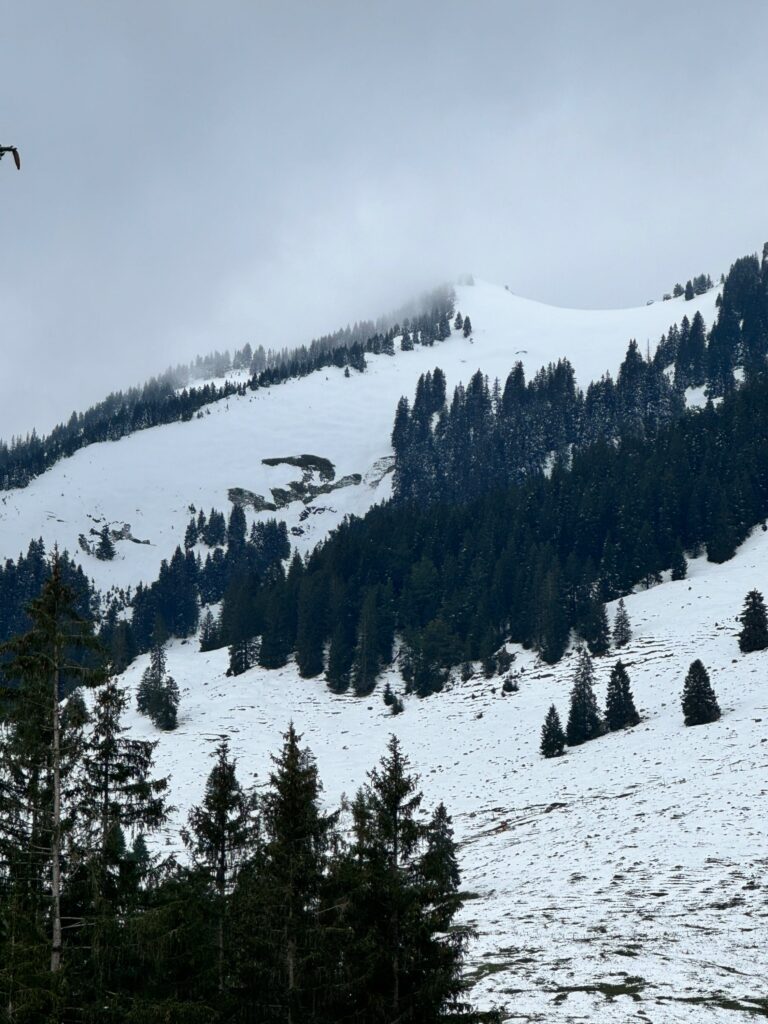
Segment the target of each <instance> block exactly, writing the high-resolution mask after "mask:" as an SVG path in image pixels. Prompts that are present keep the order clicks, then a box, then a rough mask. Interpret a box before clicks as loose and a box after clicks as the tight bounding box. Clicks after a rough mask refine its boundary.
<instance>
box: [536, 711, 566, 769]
mask: <svg viewBox="0 0 768 1024" xmlns="http://www.w3.org/2000/svg"><path fill="white" fill-rule="evenodd" d="M564 747H565V733H564V732H563V727H562V725H561V724H560V716H559V715H558V713H557V708H556V707H555V705H554V704H552V705H551V706H550V708H549V711H548V712H547V717H546V718H545V719H544V725H542V727H541V744H540V746H539V750H540V751H541V753H542V754H543V755H544V757H560V755H561V754H562V753H563V748H564Z"/></svg>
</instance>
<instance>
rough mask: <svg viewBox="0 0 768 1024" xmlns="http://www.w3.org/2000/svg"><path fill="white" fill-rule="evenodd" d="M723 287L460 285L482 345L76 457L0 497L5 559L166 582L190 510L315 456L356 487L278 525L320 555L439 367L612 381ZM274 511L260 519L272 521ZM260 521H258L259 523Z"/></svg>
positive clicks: (334, 372)
mask: <svg viewBox="0 0 768 1024" xmlns="http://www.w3.org/2000/svg"><path fill="white" fill-rule="evenodd" d="M715 298H716V291H714V290H713V291H710V292H709V293H708V294H706V295H702V296H699V297H698V298H696V299H694V300H693V301H691V302H685V301H684V300H683V299H676V300H671V301H669V302H659V303H655V304H653V305H650V306H642V307H639V308H637V309H628V310H572V309H559V308H556V307H552V306H546V305H543V304H541V303H538V302H532V301H529V300H526V299H521V298H519V297H518V296H515V295H513V294H512V293H510V292H509V291H507V290H506V289H505V288H501V287H498V286H495V285H490V284H487V283H484V282H478V283H477V284H475V285H474V286H462V287H460V288H458V289H457V308H458V309H460V310H461V311H462V312H463V313H469V314H470V316H471V318H472V322H473V325H474V327H475V330H474V334H473V337H472V339H471V340H467V339H465V338H464V337H463V336H462V335H461V333H460V332H454V333H453V334H452V336H451V338H450V339H448V340H447V341H445V342H442V343H440V344H437V345H435V346H434V347H433V348H424V347H421V346H417V347H416V349H415V350H414V351H412V352H400V351H398V352H397V354H396V355H395V356H394V357H391V356H385V355H381V356H368V357H367V359H368V369H367V370H366V372H365V373H363V374H358V373H356V372H355V371H352V374H351V376H350V377H349V378H345V376H344V373H343V371H342V370H340V369H336V368H328V369H324V370H321V371H318V372H316V373H314V374H312V375H311V376H309V377H305V378H302V379H300V380H291V381H288V382H286V383H284V384H281V385H279V386H276V387H271V388H264V389H262V390H259V391H256V392H249V393H248V394H247V395H246V396H245V397H239V396H236V397H232V398H229V399H227V400H222V401H220V402H218V403H216V404H214V405H212V406H209V407H207V410H206V413H205V414H204V415H203V416H202V417H201V418H195V419H192V420H191V421H189V422H187V423H174V424H169V425H167V426H162V427H154V428H152V429H150V430H145V431H141V432H139V433H137V434H134V435H132V436H129V437H125V438H122V439H121V440H120V441H117V442H106V443H102V444H94V445H91V446H89V447H87V448H84V449H82V450H81V451H79V452H77V453H76V454H75V455H74V456H73V457H72V458H70V459H66V460H64V461H62V462H60V463H58V464H57V465H56V466H54V467H53V468H52V469H50V470H49V471H48V472H47V473H45V474H44V475H43V476H41V477H39V478H38V479H36V480H34V481H33V482H32V483H31V484H30V485H29V486H28V487H27V488H24V489H21V490H15V491H8V492H2V493H0V557H2V558H6V557H13V558H15V557H16V556H17V555H18V554H19V552H20V551H22V550H26V547H27V545H28V543H29V541H30V539H31V538H33V537H34V538H37V537H42V538H43V539H44V540H45V542H46V546H47V547H49V548H50V547H51V546H52V544H53V542H54V541H57V542H58V543H59V545H60V546H61V547H62V548H67V549H68V550H69V551H70V552H72V553H77V556H78V557H79V558H81V559H82V561H83V567H84V569H85V570H86V572H87V573H88V574H89V575H91V576H92V577H93V578H94V580H95V582H96V584H97V586H98V587H99V588H100V589H103V590H106V589H107V588H108V587H109V586H127V585H129V584H133V585H135V584H136V583H138V582H139V581H140V580H144V581H145V582H149V581H151V580H153V579H155V578H156V576H157V571H158V568H159V566H160V562H161V560H162V559H163V558H168V557H170V556H171V555H172V554H173V551H174V548H175V547H176V545H177V544H179V543H182V542H183V539H184V529H185V527H186V524H187V522H188V520H189V515H190V513H189V506H190V505H194V506H195V507H196V508H197V509H200V508H204V509H205V510H206V511H208V510H209V509H210V508H211V506H215V507H216V508H218V509H221V510H223V511H225V513H228V511H229V508H230V504H229V500H228V490H229V489H230V488H236V487H239V488H245V489H246V490H248V491H251V492H253V493H255V494H258V495H262V496H264V497H265V498H266V499H267V500H270V497H271V495H270V489H271V488H285V487H286V485H287V484H288V483H289V482H291V481H297V480H300V479H301V471H300V470H298V469H296V468H295V467H291V466H286V465H280V466H274V467H269V466H265V465H263V463H262V459H265V458H274V457H283V456H298V455H301V454H304V453H309V454H312V455H317V456H321V457H322V458H326V459H330V460H331V462H332V463H333V464H334V467H335V474H336V480H337V481H338V480H339V479H340V478H342V477H344V476H346V475H351V474H359V475H360V476H361V478H362V481H361V483H360V484H351V485H350V486H347V487H343V488H341V489H339V490H336V491H334V492H333V493H331V494H328V495H322V496H320V497H319V498H317V499H316V500H315V501H313V502H312V503H311V504H312V508H311V514H310V515H308V516H307V515H306V514H305V515H304V518H301V516H302V513H305V506H304V504H302V502H300V501H294V502H292V503H291V504H290V505H289V506H288V507H286V508H284V509H281V510H280V511H279V512H278V513H277V515H278V516H279V517H280V518H284V519H285V520H286V522H287V523H288V526H289V527H291V528H294V529H295V531H297V532H296V534H295V535H294V543H295V544H296V545H297V546H298V547H300V548H301V549H302V550H305V549H307V548H310V547H312V546H314V544H315V543H317V541H318V540H319V539H321V538H322V537H323V536H325V535H326V533H327V532H328V530H330V529H331V528H333V527H334V526H336V525H337V524H338V523H339V522H340V521H341V519H342V518H343V517H344V516H345V515H347V514H348V513H355V514H358V515H361V514H363V513H364V512H365V511H366V510H367V509H368V508H369V507H370V506H371V505H372V504H373V503H375V502H376V501H379V500H382V499H383V498H384V497H386V496H387V495H388V494H389V488H390V477H388V476H387V475H382V474H384V470H385V468H386V466H385V465H382V464H380V460H382V459H384V458H386V457H387V456H389V455H391V446H390V433H391V430H392V423H393V419H394V413H395V407H396V405H397V401H398V399H399V398H400V396H401V395H407V396H408V397H409V398H412V397H413V393H414V391H415V388H416V382H417V380H418V378H419V376H420V375H421V374H422V373H424V372H426V371H428V370H433V369H434V367H435V366H440V367H442V369H443V370H444V371H445V374H446V377H447V382H448V387H449V389H452V388H453V387H454V386H455V385H456V384H458V383H459V382H460V381H466V380H468V379H469V377H470V376H471V375H472V374H473V373H474V372H475V371H476V370H477V369H481V370H482V371H483V373H486V374H488V375H489V377H490V378H491V379H493V378H494V377H496V376H498V377H500V378H501V379H502V381H503V379H504V378H505V377H506V375H507V374H508V373H509V371H510V369H511V368H512V366H513V364H514V363H515V362H516V361H517V360H521V361H522V362H523V363H524V365H525V368H526V371H527V373H529V374H532V373H534V372H535V371H536V370H538V369H539V367H540V366H542V365H544V364H546V363H548V362H550V361H555V360H557V359H559V358H561V357H563V356H564V355H565V356H567V357H568V358H569V359H570V360H571V362H572V363H573V365H574V367H575V370H576V374H577V377H578V380H579V382H580V383H581V384H582V385H584V386H586V385H587V384H588V383H589V382H590V380H593V379H596V378H598V377H600V376H601V374H603V373H604V372H605V371H608V370H609V371H611V372H612V373H614V374H615V372H616V370H617V369H618V366H619V364H620V363H621V361H622V359H623V357H624V354H625V352H626V348H627V344H628V341H629V339H630V338H635V339H637V341H638V343H639V344H640V345H641V347H643V348H644V347H645V346H646V344H648V345H650V347H651V349H653V346H654V345H655V343H656V342H657V341H658V339H659V337H660V336H661V334H662V333H663V332H664V331H666V330H667V328H668V327H669V326H670V324H672V323H675V322H679V321H680V320H682V318H683V316H685V315H687V316H688V317H689V318H691V317H693V315H694V313H695V312H696V311H697V310H701V313H702V316H703V317H704V320H705V322H706V324H707V325H710V324H711V323H712V321H713V319H714V314H715ZM275 514H276V513H272V512H267V513H261V515H262V517H265V516H269V515H275ZM251 518H253V516H251ZM104 522H107V523H109V524H110V526H111V527H112V528H120V527H121V526H122V525H123V524H124V523H127V524H130V529H131V533H132V536H133V537H134V538H136V539H137V540H142V541H148V542H149V543H148V544H139V543H132V542H131V541H130V540H125V541H120V542H119V543H118V545H117V550H118V554H117V558H116V559H115V560H114V561H112V562H108V563H103V562H99V561H98V560H97V559H96V558H95V557H94V556H92V555H88V554H85V553H81V552H80V550H79V548H78V537H79V535H80V534H85V535H86V536H87V537H89V539H91V540H93V536H92V535H90V534H89V531H90V530H98V529H99V528H100V527H101V526H102V525H103V524H104Z"/></svg>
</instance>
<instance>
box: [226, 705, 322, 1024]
mask: <svg viewBox="0 0 768 1024" xmlns="http://www.w3.org/2000/svg"><path fill="white" fill-rule="evenodd" d="M300 742H301V737H300V736H299V735H298V734H297V732H296V730H295V729H294V727H293V725H291V726H289V728H288V731H287V732H286V734H285V736H284V742H283V747H282V750H281V752H280V754H279V755H278V756H277V757H273V759H272V760H273V764H274V770H273V771H272V773H271V775H270V778H269V789H268V790H267V792H266V793H265V794H264V796H263V797H262V799H261V801H260V820H261V827H262V845H261V849H260V851H259V853H258V855H257V857H256V859H255V861H254V862H253V864H252V865H251V866H250V867H249V868H248V869H247V870H245V871H244V872H243V873H242V874H241V877H240V881H239V883H238V887H237V889H236V892H235V894H234V904H235V906H234V912H235V914H236V915H237V920H236V922H235V925H234V928H235V932H236V942H237V954H236V964H237V973H238V980H239V983H240V985H242V987H243V988H244V990H245V992H246V996H247V1000H248V1002H249V1004H250V1008H251V1009H252V1011H253V1016H252V1017H249V1018H248V1019H249V1020H250V1019H253V1020H265V1019H274V1020H282V1021H293V1022H295V1024H300V1022H304V1021H313V1020H317V1019H318V1016H317V1014H318V1010H319V1006H318V1001H319V1002H320V1005H322V1001H323V987H324V983H325V989H326V992H325V998H326V999H327V998H328V995H329V993H328V991H327V989H328V985H327V981H326V978H327V973H326V972H328V973H330V972H332V971H335V970H336V969H337V968H336V965H335V964H331V963H329V953H330V952H332V944H331V943H330V942H326V941H325V938H326V933H325V924H324V921H325V918H326V916H328V918H329V920H333V914H328V915H326V914H324V913H323V911H324V910H325V909H326V908H325V906H324V892H325V885H326V881H325V880H326V875H327V868H328V859H329V853H330V849H331V847H332V845H333V844H334V843H335V842H336V839H335V822H336V816H335V815H333V814H331V815H326V814H324V813H323V811H322V809H321V794H322V786H321V783H320V780H319V778H318V774H317V767H316V765H315V761H314V758H313V756H312V754H311V753H310V751H309V750H307V749H305V748H302V747H301V745H300Z"/></svg>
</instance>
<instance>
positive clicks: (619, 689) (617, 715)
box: [605, 661, 640, 732]
mask: <svg viewBox="0 0 768 1024" xmlns="http://www.w3.org/2000/svg"><path fill="white" fill-rule="evenodd" d="M639 721H640V715H638V713H637V708H636V707H635V701H634V698H633V696H632V690H631V688H630V685H629V676H628V675H627V670H626V669H625V668H624V665H623V664H622V663H621V662H620V661H617V662H616V664H615V665H614V666H613V669H612V671H611V678H610V679H609V681H608V694H607V696H606V700H605V724H606V725H607V726H608V728H609V729H610V730H611V731H612V732H616V730H618V729H628V728H630V727H631V726H633V725H637V724H638V722H639Z"/></svg>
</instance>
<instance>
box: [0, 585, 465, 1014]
mask: <svg viewBox="0 0 768 1024" xmlns="http://www.w3.org/2000/svg"><path fill="white" fill-rule="evenodd" d="M46 587H48V589H47V590H46V589H44V591H43V595H42V597H41V598H40V599H39V601H38V602H36V603H33V605H32V606H31V608H30V610H29V614H30V621H31V622H32V625H33V629H32V631H31V632H30V633H28V634H26V635H25V636H23V637H20V638H18V640H14V642H13V643H12V644H11V645H10V646H9V647H8V648H7V651H6V653H7V655H8V656H9V657H10V658H11V659H12V660H11V661H9V662H7V663H6V666H5V669H6V672H7V673H8V675H9V676H10V677H11V678H12V679H13V680H14V681H15V682H16V683H17V686H16V687H15V689H13V690H11V691H6V694H5V705H4V728H3V730H2V732H1V733H0V811H1V812H2V813H0V881H1V882H2V885H1V886H0V1003H1V1004H2V1006H3V1009H4V1011H5V1012H7V1013H8V1015H9V1020H13V1021H15V1022H17V1024H60V1022H61V1021H64V1020H70V1019H72V1020H73V1021H74V1020H75V1019H76V1020H77V1021H78V1022H80V1024H198V1022H199V1024H225V1022H231V1024H247V1022H250V1021H260V1022H261V1021H264V1022H265V1024H266V1022H269V1021H275V1022H278V1021H279V1022H284V1021H286V1020H289V1021H290V1020H293V1021H295V1022H299V1021H301V1022H307V1024H337V1022H339V1021H342V1020H345V1021H350V1022H352V1024H376V1022H381V1024H391V1021H392V1020H394V1019H396V1017H397V1015H399V1014H401V1015H402V1018H403V1019H404V1020H412V1021H417V1020H418V1021H424V1022H427V1024H430V1022H432V1024H438V1022H445V1024H447V1022H448V1021H452V1022H457V1021H461V1020H465V1021H467V1024H469V1022H470V1021H478V1020H480V1019H482V1015H478V1014H475V1013H473V1012H472V1010H471V1008H470V1007H469V1006H467V1005H466V1004H465V1003H464V1001H463V998H464V990H465V983H464V981H463V978H462V966H463V957H464V950H465V946H466V942H467V938H468V931H467V930H466V929H464V928H461V927H458V926H457V925H456V924H455V916H456V914H457V913H458V911H459V909H460V908H461V902H462V901H461V894H460V891H459V885H460V878H459V870H458V861H457V855H456V845H455V842H454V838H453V831H452V825H451V819H450V817H449V815H448V813H447V811H446V809H445V807H443V806H442V805H440V806H438V807H437V809H436V810H435V812H434V813H433V814H432V815H431V816H429V815H423V814H422V813H421V795H420V794H419V793H418V792H417V788H416V780H415V779H414V778H412V777H411V776H410V773H409V771H408V763H407V760H406V759H405V757H404V756H403V755H402V752H401V751H400V748H399V746H398V745H397V742H396V741H395V740H394V739H393V740H392V741H391V742H390V745H389V750H388V755H387V756H386V757H385V758H384V759H383V761H382V763H381V765H380V766H379V768H378V769H376V770H374V771H373V772H371V774H370V776H369V779H370V784H369V785H368V786H366V787H365V788H364V790H362V791H361V792H360V794H359V795H358V797H357V798H356V800H355V803H354V807H353V810H352V828H351V839H350V841H347V839H346V834H347V830H345V831H342V830H340V829H339V827H338V825H337V815H336V814H328V813H327V812H325V811H324V810H323V809H322V806H321V802H322V792H321V784H320V780H319V778H318V775H317V769H316V767H315V763H314V759H313V758H312V755H311V754H310V753H309V751H307V750H305V749H303V748H302V747H301V746H300V737H299V736H298V735H297V734H296V732H295V730H294V729H293V727H290V728H289V730H288V732H287V733H286V736H285V742H284V745H283V749H282V751H281V753H280V755H279V756H278V757H277V758H275V759H274V770H273V772H272V773H271V775H270V779H269V784H268V786H267V788H266V790H265V791H264V792H263V794H262V795H261V796H259V797H258V798H257V797H255V796H254V795H253V794H252V793H250V792H248V791H245V790H244V789H243V788H242V786H241V785H240V783H239V782H238V780H237V776H236V766H235V762H234V760H233V759H232V758H231V756H230V754H229V749H228V745H227V742H226V740H225V741H222V742H221V743H220V744H219V745H218V747H217V749H216V751H215V755H214V757H215V761H214V765H213V769H212V771H211V773H210V775H209V777H208V780H207V783H206V786H205V792H204V795H203V798H202V800H201V802H200V804H199V805H198V806H197V807H195V808H193V810H192V811H191V813H190V815H189V821H188V826H187V829H186V830H185V831H184V834H183V838H184V841H185V843H186V845H187V848H188V850H189V852H190V855H191V858H192V863H191V865H190V866H188V867H182V866H180V865H179V864H177V863H176V861H175V860H174V858H173V857H170V858H168V859H167V860H165V861H161V860H160V859H159V857H157V856H151V855H150V854H149V852H148V847H147V843H146V841H145V838H144V837H145V835H149V834H151V833H152V832H154V831H156V830H157V829H159V828H161V827H162V825H163V823H164V821H165V818H166V808H165V805H164V794H165V789H166V782H165V780H155V779H153V778H152V755H153V750H154V744H152V743H147V742H144V741H136V740H132V739H129V738H128V737H127V736H126V733H125V730H124V728H123V726H122V724H121V717H122V714H123V712H124V710H125V707H126V703H127V698H126V695H125V693H124V692H123V691H122V690H120V689H119V688H118V687H117V686H116V685H115V684H114V683H106V684H105V683H104V673H103V670H102V669H101V667H100V665H99V663H98V662H94V665H93V666H88V665H83V664H81V661H82V659H81V658H80V656H81V655H84V654H87V655H90V654H91V653H93V654H94V656H95V655H96V654H97V652H96V650H95V648H94V647H93V644H92V630H91V628H90V625H89V623H88V622H87V621H84V620H82V619H81V618H79V617H78V616H77V615H76V614H75V613H74V610H73V602H72V595H71V594H68V593H67V592H66V591H65V590H64V589H63V587H62V584H61V578H60V573H59V570H58V569H55V570H54V573H53V576H52V577H51V580H50V581H49V583H48V584H46ZM52 596H53V598H55V600H53V603H51V601H52ZM49 627H50V628H51V629H53V633H51V635H50V636H49V635H48V634H49ZM56 629H58V630H59V633H58V634H56ZM57 637H58V639H57ZM52 638H53V639H52ZM155 640H156V642H155V646H154V649H153V652H152V658H151V664H150V670H151V671H153V672H154V674H155V675H156V676H157V677H159V678H161V679H162V678H163V677H164V676H165V659H164V652H163V640H164V636H163V630H162V626H161V624H159V625H158V627H157V628H156V629H155ZM51 644H52V645H53V646H52V648H51ZM49 648H51V649H49ZM51 650H59V651H60V652H61V653H62V659H61V661H60V662H57V661H56V659H55V658H54V660H53V662H52V661H51V658H50V657H49V655H50V654H51ZM75 655H77V658H76V657H75ZM78 659H80V660H78ZM52 665H53V668H54V669H55V670H54V671H52ZM57 671H58V673H59V676H60V678H57ZM65 680H66V681H67V685H68V686H69V687H70V688H71V686H72V685H74V684H75V683H76V682H78V683H81V684H83V683H84V684H87V685H88V684H93V685H96V686H97V690H96V695H95V700H94V702H93V703H92V711H91V713H90V715H89V713H88V711H87V708H86V704H85V702H84V700H83V699H82V697H81V695H80V693H79V691H76V690H75V691H73V692H72V693H71V695H70V696H69V698H68V700H67V701H66V702H64V703H62V702H60V701H59V700H57V699H54V698H53V695H54V693H56V694H58V692H59V686H58V684H59V683H60V682H61V683H62V687H61V688H62V689H64V688H66V687H65V686H64V685H63V684H64V681H65ZM391 706H392V709H393V712H395V711H396V710H397V708H398V706H399V701H398V700H397V698H396V697H394V695H393V696H392V705H391ZM400 707H401V706H400ZM52 715H56V716H57V718H56V720H57V721H58V725H59V735H60V742H59V745H58V747H54V746H52V739H51V736H52V730H51V720H52V719H51V716H52ZM54 750H57V751H58V754H54ZM54 772H58V773H59V776H58V777H59V779H60V782H61V789H60V793H61V797H62V801H63V806H62V809H61V813H60V814H57V813H56V812H55V809H54V802H53V793H54V787H53V784H52V780H53V777H54V775H53V773H54ZM54 860H55V862H56V864H57V865H58V867H59V869H60V872H59V874H58V875H55V874H54V873H53V870H52V865H53V863H54ZM53 878H58V879H59V881H58V883H57V886H56V888H54V886H53V884H52V879H53ZM59 907H60V910H59ZM62 919H63V920H64V921H65V922H66V925H67V926H66V927H65V928H64V929H63V931H62V933H61V939H60V940H57V939H56V935H57V933H56V931H55V930H54V929H53V923H54V921H60V920H62ZM52 939H53V941H52ZM57 941H60V947H59V945H57ZM52 948H53V949H54V950H55V951H56V955H57V960H56V967H55V968H54V967H53V966H52V959H51V956H52ZM73 1013H74V1016H73ZM393 1013H394V1016H393Z"/></svg>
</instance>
